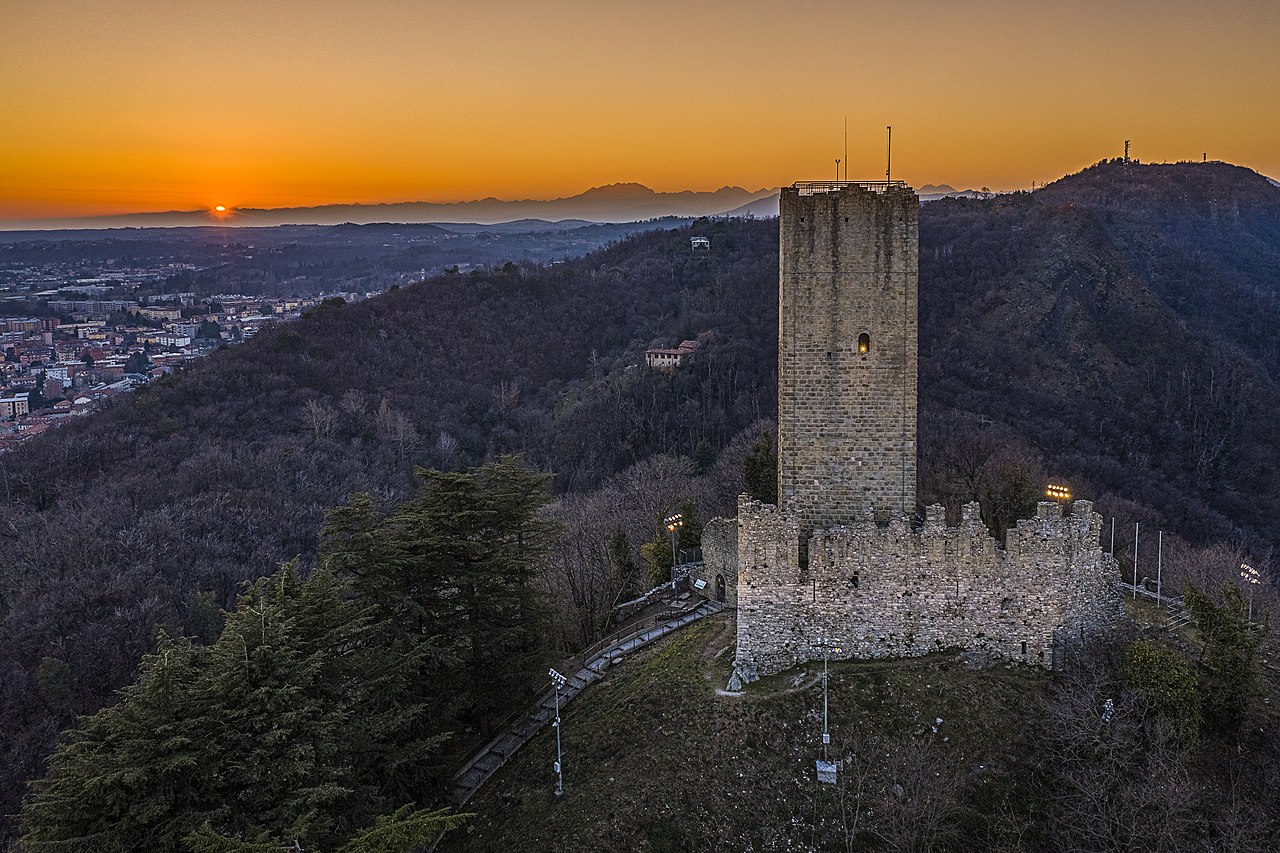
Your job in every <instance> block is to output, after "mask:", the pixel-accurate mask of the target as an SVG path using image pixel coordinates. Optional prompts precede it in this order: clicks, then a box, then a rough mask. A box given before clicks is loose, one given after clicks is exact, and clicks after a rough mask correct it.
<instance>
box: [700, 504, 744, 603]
mask: <svg viewBox="0 0 1280 853" xmlns="http://www.w3.org/2000/svg"><path fill="white" fill-rule="evenodd" d="M689 579H690V582H691V583H692V582H695V581H697V580H698V579H702V580H704V581H706V584H707V585H706V586H705V587H703V589H702V590H701V591H700V592H701V594H702V595H704V596H706V597H707V598H713V599H714V598H718V596H717V594H716V592H717V590H718V588H719V587H718V579H723V581H724V603H725V605H726V606H728V607H737V606H738V521H737V519H734V518H713V519H711V520H710V521H708V522H707V523H706V525H704V526H703V528H702V566H701V567H700V568H699V569H697V570H696V571H695V572H694V573H693V574H692V575H690V578H689Z"/></svg>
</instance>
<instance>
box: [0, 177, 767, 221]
mask: <svg viewBox="0 0 1280 853" xmlns="http://www.w3.org/2000/svg"><path fill="white" fill-rule="evenodd" d="M776 194H777V190H776V189H772V188H770V189H761V190H755V191H751V190H745V189H743V188H741V187H722V188H720V189H718V190H716V191H715V192H693V191H689V190H685V191H683V192H674V193H663V192H656V191H654V190H652V189H650V188H648V187H646V186H643V185H642V184H635V183H626V184H610V185H608V186H603V187H594V188H592V189H589V190H587V191H586V192H583V193H579V194H578V195H575V196H570V197H568V198H557V199H549V200H536V199H523V200H519V201H503V200H501V199H497V198H484V199H478V200H476V201H461V202H448V203H437V202H425V201H411V202H402V203H396V204H326V205H320V206H318V207H282V208H272V209H265V210H264V209H258V208H243V209H237V210H233V211H230V212H229V213H228V214H224V215H217V214H214V213H213V212H212V211H209V210H171V211H167V212H164V213H133V214H127V215H122V216H93V217H83V218H77V219H60V220H30V221H24V222H8V223H0V228H5V229H10V230H18V229H53V228H146V227H171V226H193V225H257V226H270V225H340V224H343V223H347V222H351V223H356V224H369V223H374V222H398V223H426V222H430V223H467V224H481V225H494V224H498V223H508V222H512V221H515V220H522V219H538V220H544V221H547V222H551V223H555V222H560V221H561V220H566V219H567V220H577V221H576V222H573V223H571V224H570V226H569V227H576V226H578V225H582V224H585V223H592V222H639V221H642V220H646V219H657V218H661V217H665V216H677V217H689V216H715V215H717V214H721V213H724V212H725V211H728V210H732V209H734V208H737V207H740V206H742V205H746V204H749V203H751V202H753V201H755V200H756V199H759V198H763V197H767V196H770V195H776Z"/></svg>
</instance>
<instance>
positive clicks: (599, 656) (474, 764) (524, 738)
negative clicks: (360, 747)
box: [453, 601, 724, 806]
mask: <svg viewBox="0 0 1280 853" xmlns="http://www.w3.org/2000/svg"><path fill="white" fill-rule="evenodd" d="M723 609H724V605H723V604H721V603H720V602H717V601H703V602H701V603H700V604H697V605H696V606H693V607H692V608H690V609H688V610H685V611H683V612H681V613H678V614H675V615H673V616H672V617H671V618H669V619H667V620H666V621H663V622H660V623H657V624H655V625H652V626H649V627H646V628H642V629H639V630H624V631H623V632H620V633H619V634H618V635H615V636H614V637H611V638H608V639H606V640H605V641H604V642H603V643H598V644H597V645H596V646H593V647H592V648H593V649H594V650H595V651H591V652H589V653H588V655H587V658H586V661H585V663H584V665H583V666H582V667H581V668H580V669H578V670H577V671H576V672H574V673H573V674H571V675H569V676H568V680H567V682H566V683H565V686H564V687H563V688H561V690H560V707H561V708H564V706H566V705H568V704H569V703H570V702H572V701H573V700H574V699H575V698H576V697H577V696H578V694H579V693H581V692H582V691H583V690H585V689H586V688H587V687H588V686H589V685H591V684H594V683H595V682H597V681H599V680H600V679H601V678H603V677H604V673H605V670H607V669H608V668H609V667H610V666H612V665H614V664H617V663H619V662H620V661H621V660H622V658H623V657H624V656H625V655H627V654H629V653H630V652H633V651H635V650H636V649H639V648H641V647H642V646H645V645H648V644H649V643H652V642H653V641H654V640H657V639H660V638H662V637H665V636H666V635H668V634H670V633H672V632H673V631H678V630H680V629H681V628H683V627H685V626H686V625H690V624H692V623H694V622H696V621H698V620H699V619H702V618H704V617H706V616H710V615H711V614H713V613H718V612H719V611H721V610H723ZM555 702H556V697H555V691H554V690H550V689H549V690H547V691H546V692H545V693H543V694H542V695H541V696H539V697H538V699H537V701H536V702H535V703H534V704H533V706H532V707H531V708H530V709H528V711H527V712H525V713H523V714H521V715H519V716H518V717H517V718H516V719H515V720H514V721H513V722H511V723H510V724H509V725H507V726H506V727H505V728H504V729H503V731H502V732H501V733H500V734H499V735H498V736H497V737H495V738H494V739H493V740H491V741H489V743H487V744H485V745H484V746H483V747H482V748H481V749H480V750H479V751H478V752H476V753H475V755H473V756H472V757H471V759H470V760H469V761H467V763H466V764H465V765H463V766H462V769H460V770H459V771H458V772H457V773H455V774H454V777H453V801H454V802H455V803H457V804H458V805H459V806H461V805H462V804H464V803H466V801H467V800H469V799H471V796H472V795H473V794H475V792H476V791H478V790H479V789H480V786H482V785H483V784H484V783H485V782H487V781H489V777H491V776H492V775H493V774H494V773H496V772H497V771H498V768H500V767H502V765H504V764H506V763H507V761H508V760H509V759H510V758H511V756H512V755H514V754H515V753H516V751H517V750H519V749H520V747H522V746H524V745H525V744H526V743H528V742H529V741H530V740H532V739H533V736H534V735H536V734H537V733H538V732H540V731H542V728H543V726H545V725H547V724H548V723H550V722H551V721H552V720H553V719H555V714H556V711H555ZM547 760H548V762H550V760H551V759H550V757H548V759H547Z"/></svg>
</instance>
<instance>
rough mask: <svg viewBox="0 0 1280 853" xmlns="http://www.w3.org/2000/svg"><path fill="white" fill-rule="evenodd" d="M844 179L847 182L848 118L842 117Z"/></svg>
mask: <svg viewBox="0 0 1280 853" xmlns="http://www.w3.org/2000/svg"><path fill="white" fill-rule="evenodd" d="M844 179H845V180H846V181H847V180H849V117H848V116H845V117H844Z"/></svg>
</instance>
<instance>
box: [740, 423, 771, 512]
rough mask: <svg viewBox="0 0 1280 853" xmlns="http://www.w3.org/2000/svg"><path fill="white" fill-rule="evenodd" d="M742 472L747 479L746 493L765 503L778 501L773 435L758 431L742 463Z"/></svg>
mask: <svg viewBox="0 0 1280 853" xmlns="http://www.w3.org/2000/svg"><path fill="white" fill-rule="evenodd" d="M742 468H743V470H742V474H743V477H744V478H745V479H746V481H747V493H748V494H750V495H751V497H753V498H755V499H756V500H758V501H762V502H764V503H767V504H776V503H777V502H778V454H777V453H775V452H774V449H773V436H772V435H770V434H769V433H767V432H762V433H760V438H759V440H758V441H756V443H755V444H753V445H752V446H751V452H750V453H749V454H747V458H746V460H745V461H744V462H743V463H742Z"/></svg>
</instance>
